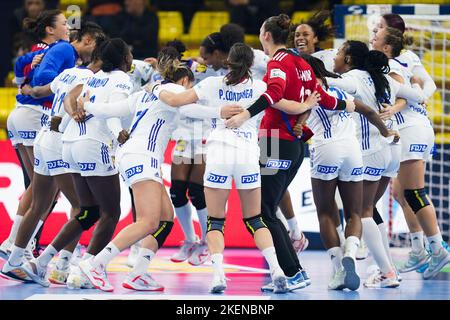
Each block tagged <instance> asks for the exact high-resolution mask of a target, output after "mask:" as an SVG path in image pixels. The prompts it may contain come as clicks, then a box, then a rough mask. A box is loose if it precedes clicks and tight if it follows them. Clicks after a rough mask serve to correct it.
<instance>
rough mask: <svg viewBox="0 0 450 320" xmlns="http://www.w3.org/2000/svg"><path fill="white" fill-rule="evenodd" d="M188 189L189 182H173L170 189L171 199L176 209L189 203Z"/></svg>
mask: <svg viewBox="0 0 450 320" xmlns="http://www.w3.org/2000/svg"><path fill="white" fill-rule="evenodd" d="M187 188H188V182H186V181H180V180H172V185H171V187H170V199H171V200H172V204H173V206H174V207H175V208H179V207H183V206H185V205H186V204H187V203H188V201H189V200H188V198H187V196H186V191H187Z"/></svg>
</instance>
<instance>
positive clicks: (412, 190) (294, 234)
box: [0, 10, 450, 293]
mask: <svg viewBox="0 0 450 320" xmlns="http://www.w3.org/2000/svg"><path fill="white" fill-rule="evenodd" d="M328 17H329V12H327V11H321V12H318V13H316V14H315V15H313V16H312V17H311V18H309V19H308V20H307V21H304V22H302V23H301V24H299V25H297V26H293V25H291V23H290V19H289V17H288V16H286V15H284V14H281V15H279V16H274V17H270V18H269V19H267V20H266V21H265V22H264V23H263V25H262V26H261V29H260V35H259V39H260V41H261V44H262V47H263V49H264V50H263V51H261V50H257V49H253V48H251V47H249V46H247V45H245V44H244V43H243V42H244V32H243V30H242V28H240V27H239V26H237V25H234V24H227V25H224V26H222V28H221V29H220V31H219V32H215V33H212V34H210V35H208V36H207V37H206V38H205V39H204V40H203V41H202V43H201V45H200V56H201V57H200V58H198V59H189V60H184V59H183V58H182V56H183V52H184V51H185V50H186V48H185V46H184V44H183V43H181V42H180V41H178V40H174V41H171V42H169V43H168V44H167V45H166V46H165V47H163V48H162V49H161V51H160V53H159V54H158V57H157V58H149V59H146V60H145V61H140V60H133V56H132V53H131V50H130V48H129V47H128V45H127V44H126V43H125V42H124V41H123V40H121V39H118V38H115V39H109V38H108V37H107V36H106V35H105V34H104V32H103V31H102V29H101V28H100V27H99V26H98V25H96V24H94V23H85V24H82V25H81V28H80V29H79V30H72V31H70V30H69V29H68V26H67V20H66V19H65V17H64V15H63V14H62V13H61V12H60V11H56V10H54V11H46V12H44V13H43V14H41V16H40V17H39V18H38V20H37V21H36V32H37V34H39V36H40V38H41V40H42V44H40V45H39V46H36V48H35V50H33V51H32V52H30V53H27V54H25V55H24V56H22V57H20V58H19V59H18V60H17V62H16V64H15V75H16V82H17V84H18V86H19V94H18V95H17V103H16V108H15V109H14V110H13V111H12V113H11V114H10V116H9V117H8V123H7V125H8V135H9V138H10V140H11V142H12V144H13V145H14V147H15V148H16V150H17V152H18V155H19V156H20V159H21V163H22V166H23V171H24V175H25V174H26V175H28V177H29V178H30V180H31V184H30V185H29V186H28V187H27V188H26V191H25V193H24V195H23V197H22V198H21V200H20V203H19V208H18V211H17V215H16V218H15V219H14V222H13V226H12V229H11V231H10V235H9V237H8V238H7V239H6V240H5V241H4V242H3V243H2V244H1V246H0V257H1V258H3V259H5V260H6V262H5V264H4V266H3V268H2V271H1V276H2V277H5V278H7V279H11V280H16V281H21V282H24V283H30V282H35V283H38V284H40V285H42V286H44V287H47V286H49V285H50V283H53V284H60V285H67V286H68V287H69V288H71V289H82V288H97V289H100V290H103V291H113V290H114V288H113V286H112V285H111V284H110V283H109V281H108V276H107V273H106V268H107V266H108V264H109V263H110V262H111V261H112V260H113V259H114V258H115V257H116V256H118V255H119V254H120V252H122V251H123V250H125V249H127V248H129V247H131V251H130V255H129V257H128V264H129V265H130V267H132V269H131V271H130V272H129V274H128V275H127V276H126V278H125V279H124V281H123V284H122V285H123V287H125V288H127V289H131V290H138V291H162V290H164V286H163V285H161V284H159V283H158V282H157V281H156V280H155V279H153V278H152V276H151V274H150V273H149V272H148V267H149V265H150V262H151V260H152V259H153V257H154V256H155V255H156V254H157V251H158V250H159V249H160V248H161V247H162V246H163V244H164V242H165V240H166V238H167V236H168V235H169V234H170V232H171V229H172V227H173V224H174V216H175V215H176V216H177V220H178V221H179V223H180V225H181V227H182V230H183V233H184V235H185V241H184V243H183V245H182V246H181V248H180V250H179V251H178V252H176V253H175V254H174V255H173V256H172V257H171V260H172V261H173V262H182V261H186V260H187V261H188V262H189V263H190V264H192V265H200V264H203V263H204V262H205V261H206V260H207V259H208V258H210V259H211V262H212V268H213V278H212V280H211V285H210V292H211V293H222V292H224V290H225V289H226V288H227V279H226V275H225V271H224V265H223V252H224V227H225V216H226V205H227V200H228V197H229V194H230V191H231V188H232V182H233V181H234V185H235V187H236V189H237V191H238V194H239V197H240V200H241V210H242V218H243V222H244V224H245V226H246V228H247V230H248V231H249V233H250V234H251V235H252V237H253V239H254V241H255V245H256V247H257V248H258V249H259V250H260V251H261V253H262V255H263V256H264V258H265V260H266V262H267V264H268V266H269V269H270V275H271V279H272V281H271V282H270V283H268V284H266V285H264V286H263V287H262V288H261V290H262V291H268V292H273V293H286V292H289V291H294V290H299V289H302V288H305V287H306V286H308V285H310V284H311V279H310V277H309V276H308V273H307V272H306V270H305V269H304V268H303V267H302V266H301V264H300V261H299V253H300V252H301V251H302V250H304V249H305V248H306V246H307V245H308V240H307V239H306V238H305V236H304V234H303V233H302V232H301V230H300V228H299V226H298V223H297V219H296V217H295V214H294V212H293V209H292V204H291V203H290V201H291V200H290V195H289V192H288V191H287V189H288V186H289V184H290V183H291V182H292V180H293V179H294V177H295V176H296V174H297V171H298V169H299V168H300V165H301V163H302V161H303V157H304V153H305V148H306V146H305V144H306V142H308V143H309V151H310V159H311V183H312V189H313V195H314V203H315V206H316V208H317V216H318V219H319V225H320V234H321V239H322V242H323V244H324V246H325V248H326V249H327V252H328V254H329V256H330V259H331V263H332V266H333V274H332V276H331V280H330V282H329V285H328V288H329V289H330V290H343V289H350V290H357V289H358V288H359V287H360V276H359V275H358V273H357V267H356V260H357V259H356V255H357V250H358V248H359V247H360V246H361V240H364V242H365V244H366V245H367V247H368V248H369V250H370V252H371V254H372V256H373V258H374V261H375V262H376V264H377V267H378V269H377V270H376V271H375V272H374V273H373V274H372V275H370V276H369V277H368V278H367V279H366V280H365V281H364V286H365V287H367V288H395V287H398V286H399V285H400V281H401V277H400V274H401V273H403V272H410V271H413V270H418V271H420V272H423V278H424V279H431V278H433V277H434V276H435V275H436V274H437V273H438V272H439V271H440V270H441V269H442V268H443V267H444V266H445V265H446V264H447V263H449V262H450V253H449V252H448V251H447V244H446V243H445V242H444V241H443V239H442V236H441V233H440V230H439V228H438V224H437V221H436V213H435V210H434V207H433V205H432V203H431V201H430V200H429V198H428V196H427V194H426V191H425V181H424V175H425V163H426V161H427V160H429V159H430V158H431V156H432V153H433V147H434V131H433V127H432V125H431V123H430V121H429V119H428V118H427V111H426V102H427V99H428V98H430V97H431V96H432V94H433V93H434V91H435V90H436V86H435V84H434V82H433V80H432V79H431V77H430V76H429V75H428V73H427V72H426V70H425V69H424V67H423V65H422V64H421V62H420V59H419V58H418V57H417V55H415V54H414V53H413V52H412V51H410V50H407V49H405V48H404V45H405V44H406V43H407V40H408V39H407V37H406V36H405V35H404V32H405V23H404V21H403V19H402V18H401V17H400V16H399V15H396V14H386V15H383V16H381V17H380V21H379V23H378V24H377V27H376V28H375V29H374V30H373V36H372V39H371V41H370V46H371V49H369V47H368V46H367V44H365V43H363V42H360V41H354V40H348V41H346V42H345V43H344V44H342V45H341V46H340V48H339V49H328V50H322V49H320V48H319V46H318V45H319V42H320V41H323V40H326V38H328V37H330V36H331V35H332V32H333V29H332V27H331V26H329V25H328V24H326V23H325V21H326V20H327V19H328ZM170 139H172V140H175V141H176V145H175V149H174V152H173V158H172V165H171V177H170V178H171V179H170V180H171V187H170V195H169V194H168V193H167V191H166V189H165V186H164V183H163V174H162V170H161V167H162V164H163V163H164V153H165V151H166V148H167V145H168V143H169V140H170ZM119 179H122V180H123V181H124V183H125V185H126V186H127V187H129V192H130V195H131V197H132V204H133V223H131V224H130V225H128V226H126V227H125V228H124V229H122V230H121V231H120V232H119V233H118V234H117V235H116V236H115V237H114V238H113V234H114V230H115V228H116V225H117V223H118V221H119V217H120V213H121V209H120V180H119ZM391 181H392V182H393V185H394V190H395V197H396V200H397V201H398V202H399V203H400V205H401V206H402V209H403V211H404V213H405V218H406V220H407V222H408V227H409V228H410V232H411V241H412V249H411V251H410V253H409V256H408V260H407V261H406V262H405V263H404V264H402V266H401V267H400V268H399V269H397V267H396V266H395V265H394V263H393V260H392V257H391V254H390V251H389V239H388V235H387V231H386V226H385V224H384V221H383V219H382V218H381V216H380V213H379V212H378V211H377V209H376V204H377V202H378V201H379V200H380V199H381V197H382V195H383V194H384V192H385V190H386V188H387V186H388V185H389V183H391ZM337 189H338V191H339V195H340V198H341V199H342V204H343V211H344V218H345V219H344V222H345V226H343V225H342V224H341V221H340V215H339V210H338V205H337V203H336V201H335V194H336V190H337ZM60 192H62V193H63V194H64V195H65V196H66V197H67V199H68V200H69V202H70V204H71V206H72V208H71V214H70V219H69V221H68V222H67V223H66V224H65V225H64V226H63V227H62V229H61V230H60V232H59V233H58V235H57V236H56V237H55V238H54V239H53V241H52V242H51V244H49V245H48V246H47V247H46V249H45V250H44V251H43V252H42V253H41V254H40V255H39V256H37V257H33V256H32V254H30V246H31V243H32V239H33V238H34V237H35V235H36V233H37V232H38V230H39V229H40V228H41V226H42V224H43V223H44V221H45V219H46V216H47V215H48V213H49V212H51V211H52V208H53V205H54V202H55V199H57V198H58V196H59V193H60ZM190 202H191V203H192V205H193V206H194V207H195V209H196V211H197V216H198V219H199V222H200V226H201V235H196V234H195V231H194V227H193V218H192V212H191V204H190ZM278 208H279V209H280V210H281V212H282V215H284V218H285V220H286V221H287V226H288V228H286V227H285V225H284V223H283V222H282V221H281V220H280V219H279V217H277V210H278ZM93 226H95V229H94V232H93V234H92V238H91V240H90V242H89V245H88V247H87V249H86V252H85V253H84V254H83V255H82V256H78V255H77V254H76V253H75V252H76V248H77V246H78V242H79V240H80V237H81V235H82V234H83V232H85V231H87V230H89V229H91V228H92V227H93ZM287 229H289V230H287ZM424 234H425V237H424ZM58 254H59V256H58V259H57V261H56V263H55V264H54V265H52V266H51V268H50V269H49V265H50V262H51V261H52V259H53V258H54V257H55V256H56V255H58ZM48 269H49V270H48Z"/></svg>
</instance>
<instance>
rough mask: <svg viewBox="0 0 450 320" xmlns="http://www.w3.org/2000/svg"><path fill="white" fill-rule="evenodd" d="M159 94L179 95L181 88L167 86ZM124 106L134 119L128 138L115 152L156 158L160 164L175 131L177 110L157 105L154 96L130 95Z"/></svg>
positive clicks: (162, 104)
mask: <svg viewBox="0 0 450 320" xmlns="http://www.w3.org/2000/svg"><path fill="white" fill-rule="evenodd" d="M161 90H168V91H170V92H173V93H180V92H183V91H184V90H185V88H184V87H183V86H180V85H177V84H174V83H168V84H163V85H162V86H161ZM126 103H127V104H128V108H129V109H130V112H133V111H134V117H133V121H132V125H131V129H130V138H129V140H128V141H127V142H125V143H124V144H123V145H122V147H121V148H120V149H119V150H118V152H120V153H121V154H125V153H138V154H148V153H152V154H156V155H157V157H158V158H159V160H160V161H162V158H163V157H164V152H165V150H166V147H167V143H168V142H169V139H170V136H171V134H172V132H173V130H174V129H175V127H176V123H177V118H178V116H179V113H178V108H174V107H171V106H169V105H167V104H165V103H163V102H162V101H160V100H159V99H158V98H157V97H156V96H155V95H154V94H152V93H149V92H145V91H142V92H138V93H135V94H133V95H131V96H130V97H129V98H128V99H127V101H126Z"/></svg>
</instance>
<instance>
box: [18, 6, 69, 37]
mask: <svg viewBox="0 0 450 320" xmlns="http://www.w3.org/2000/svg"><path fill="white" fill-rule="evenodd" d="M60 14H63V12H62V11H61V10H46V11H43V12H41V13H40V14H39V16H38V17H37V18H36V19H32V18H25V19H24V20H23V29H24V31H25V32H29V33H33V34H34V35H36V37H37V38H38V39H39V41H42V39H44V38H45V37H46V36H47V30H46V28H47V27H52V28H55V27H56V20H57V18H58V16H59V15H60Z"/></svg>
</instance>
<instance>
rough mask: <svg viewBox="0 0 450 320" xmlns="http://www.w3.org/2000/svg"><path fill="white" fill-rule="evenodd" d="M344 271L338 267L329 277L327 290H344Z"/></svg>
mask: <svg viewBox="0 0 450 320" xmlns="http://www.w3.org/2000/svg"><path fill="white" fill-rule="evenodd" d="M344 280H345V271H344V269H340V270H338V271H336V273H335V274H334V275H333V278H331V281H330V283H328V289H329V290H344V289H345V281H344Z"/></svg>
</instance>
